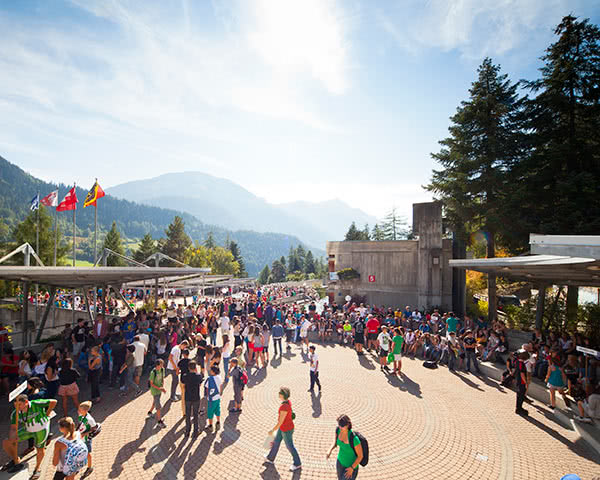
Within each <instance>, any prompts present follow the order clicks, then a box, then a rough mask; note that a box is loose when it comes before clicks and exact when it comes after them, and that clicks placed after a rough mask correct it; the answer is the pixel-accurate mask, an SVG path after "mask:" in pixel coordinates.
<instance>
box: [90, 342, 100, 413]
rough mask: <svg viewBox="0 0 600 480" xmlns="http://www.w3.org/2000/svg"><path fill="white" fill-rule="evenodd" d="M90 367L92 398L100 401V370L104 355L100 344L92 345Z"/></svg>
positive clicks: (96, 401)
mask: <svg viewBox="0 0 600 480" xmlns="http://www.w3.org/2000/svg"><path fill="white" fill-rule="evenodd" d="M88 368H89V372H90V373H89V375H90V383H91V384H92V400H93V401H94V402H95V403H98V402H99V401H100V372H101V371H102V357H101V356H100V349H99V347H98V345H94V346H93V347H92V350H91V353H90V358H89V359H88Z"/></svg>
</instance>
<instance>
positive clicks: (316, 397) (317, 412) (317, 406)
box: [310, 390, 322, 418]
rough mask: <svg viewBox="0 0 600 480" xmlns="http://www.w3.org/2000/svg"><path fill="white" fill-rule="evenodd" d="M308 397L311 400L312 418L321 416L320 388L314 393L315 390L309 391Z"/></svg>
mask: <svg viewBox="0 0 600 480" xmlns="http://www.w3.org/2000/svg"><path fill="white" fill-rule="evenodd" d="M310 397H311V400H312V409H313V413H312V416H313V418H319V417H320V416H321V412H322V407H321V390H319V393H318V394H315V392H310Z"/></svg>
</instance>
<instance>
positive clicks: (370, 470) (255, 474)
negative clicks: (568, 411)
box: [30, 345, 600, 480]
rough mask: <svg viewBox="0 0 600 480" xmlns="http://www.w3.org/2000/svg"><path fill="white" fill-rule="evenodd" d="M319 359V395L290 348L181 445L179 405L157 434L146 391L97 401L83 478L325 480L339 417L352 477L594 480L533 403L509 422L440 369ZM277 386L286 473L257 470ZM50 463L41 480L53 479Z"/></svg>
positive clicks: (588, 454) (477, 387)
mask: <svg viewBox="0 0 600 480" xmlns="http://www.w3.org/2000/svg"><path fill="white" fill-rule="evenodd" d="M317 352H318V353H319V355H320V363H321V374H320V375H321V382H322V384H323V392H322V394H321V395H316V396H312V395H311V394H310V393H308V392H307V388H308V380H309V373H308V364H307V363H306V359H305V358H304V357H303V355H302V353H301V351H300V349H299V348H298V347H296V346H294V347H293V349H292V350H291V352H290V353H289V354H287V355H285V356H284V357H283V358H281V359H280V358H277V359H276V360H273V359H271V363H270V366H269V367H268V368H267V369H266V370H261V371H259V372H258V373H256V374H253V375H252V376H251V379H250V382H249V388H247V389H246V393H245V397H246V398H245V401H244V405H243V413H242V414H241V415H235V414H229V412H228V411H227V410H228V407H229V405H230V401H231V398H232V388H231V385H229V386H228V387H227V388H226V389H225V393H224V397H223V400H222V411H223V418H222V428H221V430H220V431H218V432H216V433H214V434H210V433H209V434H207V433H206V432H203V433H202V434H201V435H200V437H198V438H197V439H195V440H190V439H185V438H184V436H183V430H184V421H183V419H182V416H181V405H180V403H179V402H175V403H171V402H167V404H166V409H167V413H166V418H165V421H166V424H167V428H166V429H163V430H161V429H157V428H156V427H155V422H154V420H146V412H147V410H148V408H149V406H150V404H151V397H150V394H149V393H148V392H146V393H144V394H143V395H141V396H140V397H138V398H135V399H130V400H129V401H127V400H124V399H121V398H119V397H118V396H116V394H115V393H114V392H107V393H106V395H104V398H103V401H102V402H101V403H100V404H99V405H97V406H96V407H94V409H93V412H92V413H93V414H94V416H95V417H96V418H97V419H99V420H101V421H102V422H103V428H102V433H101V434H100V435H99V436H98V437H97V438H96V439H95V440H94V450H93V457H94V468H95V470H94V473H93V474H92V475H91V476H90V477H88V478H90V479H91V480H94V479H100V480H106V479H116V478H119V479H125V480H129V479H131V480H139V479H142V478H143V479H154V480H173V479H195V478H197V479H221V478H223V479H228V480H236V479H243V480H246V479H248V480H250V479H261V478H262V479H291V478H293V479H299V478H305V479H333V478H336V475H335V463H334V462H335V456H332V459H331V460H326V459H325V454H326V452H327V450H328V448H329V447H330V446H331V444H332V443H333V438H334V429H335V419H336V417H337V416H338V415H339V414H341V413H346V414H348V415H349V416H350V417H351V419H352V421H353V424H354V427H355V429H356V430H359V431H361V432H362V433H363V434H364V435H365V436H366V437H367V438H368V439H369V444H370V452H371V454H370V462H369V465H368V466H367V467H365V468H361V470H360V472H359V478H361V479H378V480H381V479H438V478H440V479H461V480H462V479H468V478H471V479H518V480H525V479H544V480H550V479H559V478H560V477H561V476H562V475H564V474H566V473H573V472H576V473H578V474H579V475H580V476H581V477H582V478H583V479H584V480H592V479H593V478H596V477H598V478H600V465H599V462H600V458H599V457H598V456H597V455H596V454H595V453H593V452H592V451H591V449H589V448H588V447H587V445H586V444H585V443H583V442H582V441H581V440H576V439H577V436H576V434H575V433H574V432H573V431H570V430H568V429H565V428H563V427H562V426H561V425H560V424H558V423H557V422H556V420H555V417H554V415H553V414H552V413H551V412H550V410H549V409H548V408H547V407H546V406H545V405H542V404H540V403H538V402H535V403H534V404H533V405H530V406H528V408H529V411H530V416H529V418H526V419H525V418H522V417H520V416H517V415H515V414H514V401H515V394H514V392H512V391H509V390H505V389H503V388H502V387H501V386H499V385H498V384H497V383H496V382H494V381H492V380H487V379H485V380H484V379H482V378H479V377H476V376H474V375H469V374H466V373H461V374H458V375H453V374H451V373H450V372H449V371H448V370H447V369H446V368H445V367H442V368H439V369H438V370H428V369H425V368H423V366H422V362H421V361H419V360H410V359H405V360H404V365H403V373H404V376H402V378H400V379H398V378H395V377H391V376H386V375H384V374H383V373H382V372H380V371H379V367H378V365H376V363H375V362H376V359H375V358H374V357H371V355H370V354H367V355H365V356H364V357H361V358H360V360H359V359H358V358H357V356H356V354H355V353H354V352H353V351H352V350H350V349H349V348H344V347H340V346H321V345H318V346H317ZM144 382H145V380H144ZM281 385H287V386H289V387H290V388H291V389H292V397H291V401H292V405H293V408H294V411H295V413H296V421H295V422H296V431H295V434H294V441H295V444H296V447H297V449H298V451H299V453H300V456H301V459H302V464H303V468H302V470H301V471H298V472H295V473H293V474H292V473H291V472H289V471H288V467H289V466H290V464H291V456H290V455H289V453H288V452H287V450H286V449H285V446H284V445H282V447H281V450H280V452H279V456H278V458H277V459H276V461H275V464H274V465H270V466H268V465H266V464H263V460H264V458H263V455H264V453H265V450H264V449H263V447H262V444H263V441H264V439H265V437H266V434H267V431H268V430H269V429H270V428H272V427H273V426H274V425H275V423H276V415H277V414H276V412H277V408H278V399H277V391H278V388H279V386H281ZM168 387H169V385H168V384H167V390H168ZM86 393H87V392H86ZM163 398H165V396H163ZM165 400H166V398H165ZM204 422H205V419H204V417H201V425H204ZM51 451H52V449H51V448H50V449H49V450H48V453H51ZM50 456H51V455H49V454H48V455H46V460H45V462H44V469H43V472H44V474H43V476H42V478H43V479H50V478H52V476H53V468H52V466H51V465H50V462H49V460H50ZM32 466H33V462H32V461H30V470H31V468H32Z"/></svg>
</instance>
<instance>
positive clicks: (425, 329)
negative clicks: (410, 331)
mask: <svg viewBox="0 0 600 480" xmlns="http://www.w3.org/2000/svg"><path fill="white" fill-rule="evenodd" d="M419 331H420V332H421V333H430V332H431V327H430V326H429V325H428V324H427V321H426V320H425V319H423V320H421V325H419Z"/></svg>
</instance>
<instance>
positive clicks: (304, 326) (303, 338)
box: [300, 315, 312, 352]
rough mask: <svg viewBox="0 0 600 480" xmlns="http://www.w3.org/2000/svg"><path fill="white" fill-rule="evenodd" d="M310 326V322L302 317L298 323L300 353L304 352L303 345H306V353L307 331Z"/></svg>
mask: <svg viewBox="0 0 600 480" xmlns="http://www.w3.org/2000/svg"><path fill="white" fill-rule="evenodd" d="M311 325H312V324H311V323H310V320H309V319H308V318H306V317H305V316H304V315H302V317H301V323H300V348H301V349H302V352H304V345H306V350H307V351H308V331H309V330H310V327H311Z"/></svg>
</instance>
